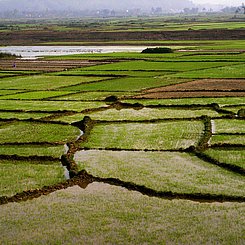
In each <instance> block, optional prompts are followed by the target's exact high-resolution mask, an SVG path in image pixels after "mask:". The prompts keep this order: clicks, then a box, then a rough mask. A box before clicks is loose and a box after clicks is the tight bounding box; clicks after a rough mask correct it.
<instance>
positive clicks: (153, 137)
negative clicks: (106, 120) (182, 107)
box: [81, 121, 204, 150]
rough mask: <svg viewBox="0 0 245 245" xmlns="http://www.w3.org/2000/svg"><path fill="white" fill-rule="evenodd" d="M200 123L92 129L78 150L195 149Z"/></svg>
mask: <svg viewBox="0 0 245 245" xmlns="http://www.w3.org/2000/svg"><path fill="white" fill-rule="evenodd" d="M203 129H204V127H203V124H202V122H198V121H197V122H196V121H193V122H191V123H190V122H188V121H182V122H162V123H137V122H136V123H120V124H101V125H96V126H95V127H94V128H93V130H92V132H91V135H90V136H89V138H88V141H87V142H84V143H82V144H81V146H82V147H89V148H100V147H103V148H119V149H137V150H144V149H152V150H167V149H173V150H175V149H176V150H177V149H179V148H188V147H189V146H191V145H196V144H197V142H198V140H199V138H200V137H201V135H202V131H203Z"/></svg>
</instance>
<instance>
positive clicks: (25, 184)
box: [0, 160, 64, 196]
mask: <svg viewBox="0 0 245 245" xmlns="http://www.w3.org/2000/svg"><path fill="white" fill-rule="evenodd" d="M31 163H32V164H31ZM63 180H64V170H63V168H62V166H61V164H60V163H59V162H50V163H49V164H47V162H46V164H45V163H43V162H36V161H35V162H31V161H10V160H8V161H5V160H1V163H0V196H12V195H14V194H16V193H18V192H23V191H27V190H30V189H37V188H41V187H43V186H47V185H52V184H56V183H59V182H61V181H63Z"/></svg>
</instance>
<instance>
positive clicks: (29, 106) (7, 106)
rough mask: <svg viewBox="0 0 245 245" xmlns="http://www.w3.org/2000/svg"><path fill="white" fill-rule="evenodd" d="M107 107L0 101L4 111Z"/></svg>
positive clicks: (80, 103) (86, 103) (78, 102)
mask: <svg viewBox="0 0 245 245" xmlns="http://www.w3.org/2000/svg"><path fill="white" fill-rule="evenodd" d="M103 106H104V107H105V106H106V104H105V102H98V101H92V102H80V101H72V102H70V101H52V102H50V101H21V100H19V101H15V100H0V107H1V108H2V109H4V110H26V111H34V110H38V111H47V112H49V111H54V110H57V111H62V110H69V111H73V110H74V111H82V110H85V109H91V108H97V107H103Z"/></svg>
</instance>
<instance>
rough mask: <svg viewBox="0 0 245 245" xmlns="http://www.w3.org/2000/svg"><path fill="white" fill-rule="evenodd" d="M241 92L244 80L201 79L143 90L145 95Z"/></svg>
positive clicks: (244, 87) (244, 83) (244, 88)
mask: <svg viewBox="0 0 245 245" xmlns="http://www.w3.org/2000/svg"><path fill="white" fill-rule="evenodd" d="M213 90H214V91H215V90H218V91H231V90H237V91H243V90H245V79H201V80H194V81H191V82H186V83H180V84H174V85H170V86H165V87H160V88H153V89H148V90H145V92H147V93H154V92H177V91H195V92H196V91H213Z"/></svg>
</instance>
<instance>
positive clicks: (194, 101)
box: [124, 97, 245, 109]
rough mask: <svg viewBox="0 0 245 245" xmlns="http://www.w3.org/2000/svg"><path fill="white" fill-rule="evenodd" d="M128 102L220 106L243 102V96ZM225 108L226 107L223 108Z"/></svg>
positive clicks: (131, 100)
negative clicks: (213, 104)
mask: <svg viewBox="0 0 245 245" xmlns="http://www.w3.org/2000/svg"><path fill="white" fill-rule="evenodd" d="M124 101H125V102H128V103H136V102H139V103H141V104H143V105H159V104H160V105H191V104H195V105H196V104H200V105H207V104H212V103H217V104H219V105H220V106H230V105H237V104H245V97H221V98H183V99H126V100H124ZM225 109H226V108H225Z"/></svg>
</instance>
